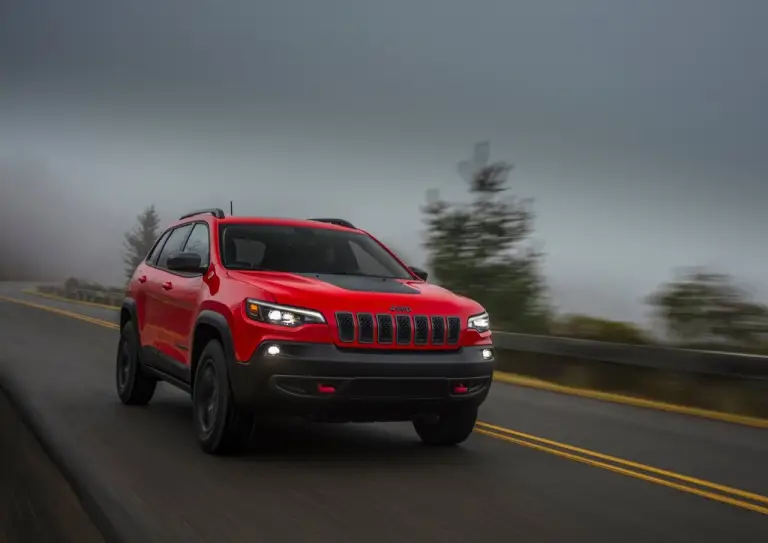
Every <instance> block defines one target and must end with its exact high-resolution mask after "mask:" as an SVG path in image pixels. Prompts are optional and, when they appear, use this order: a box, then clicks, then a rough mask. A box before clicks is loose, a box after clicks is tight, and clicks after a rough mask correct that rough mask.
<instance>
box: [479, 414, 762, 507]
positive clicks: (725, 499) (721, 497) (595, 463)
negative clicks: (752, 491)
mask: <svg viewBox="0 0 768 543" xmlns="http://www.w3.org/2000/svg"><path fill="white" fill-rule="evenodd" d="M475 431H476V432H478V433H480V434H483V435H487V436H490V437H493V438H496V439H500V440H503V441H508V442H510V443H515V444H517V445H522V446H523V447H529V448H531V449H536V450H538V451H542V452H546V453H549V454H554V455H556V456H560V457H562V458H567V459H568V460H573V461H574V462H580V463H582V464H587V465H589V466H593V467H597V468H602V469H605V470H608V471H612V472H614V473H620V474H622V475H626V476H628V477H634V478H635V479H641V480H643V481H647V482H649V483H654V484H657V485H661V486H666V487H668V488H673V489H675V490H680V491H682V492H687V493H689V494H695V495H697V496H701V497H703V498H707V499H710V500H713V501H717V502H721V503H726V504H728V505H733V506H735V507H740V508H742V509H748V510H750V511H755V512H756V513H761V514H763V515H768V507H763V506H761V505H756V504H754V503H750V502H746V501H743V500H737V499H735V498H731V497H730V496H726V495H722V494H715V493H714V492H709V491H706V490H701V489H699V488H696V487H692V486H686V485H682V484H679V483H675V482H672V481H667V480H665V479H661V478H659V477H654V476H652V475H646V474H644V473H640V472H637V471H632V470H629V469H626V468H622V467H619V466H614V465H612V464H608V463H606V462H600V461H598V460H592V459H590V458H586V457H583V456H579V455H576V454H572V453H567V452H565V451H560V450H557V449H552V448H550V447H546V446H544V445H538V444H536V443H531V442H530V441H526V440H523V439H518V438H515V437H512V436H509V435H505V434H502V433H497V432H492V431H489V430H484V429H483V428H476V429H475Z"/></svg>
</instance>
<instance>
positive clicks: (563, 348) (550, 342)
mask: <svg viewBox="0 0 768 543" xmlns="http://www.w3.org/2000/svg"><path fill="white" fill-rule="evenodd" d="M493 342H494V345H495V346H496V347H497V348H498V349H501V350H509V351H518V352H523V353H536V354H541V355H549V356H560V357H567V358H578V359H582V360H594V361H601V362H611V363H614V364H625V365H629V366H635V367H643V368H651V369H658V370H665V371H673V372H682V373H695V374H701V375H713V376H727V377H740V378H747V379H768V356H761V355H751V354H741V353H728V352H717V351H695V350H688V349H675V348H670V347H659V346H648V345H630V344H624V343H609V342H604V341H592V340H586V339H572V338H564V337H553V336H533V335H527V334H514V333H510V332H494V333H493Z"/></svg>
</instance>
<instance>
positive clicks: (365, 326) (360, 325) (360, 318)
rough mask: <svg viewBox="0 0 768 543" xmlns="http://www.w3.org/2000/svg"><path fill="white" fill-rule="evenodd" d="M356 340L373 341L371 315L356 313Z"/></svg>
mask: <svg viewBox="0 0 768 543" xmlns="http://www.w3.org/2000/svg"><path fill="white" fill-rule="evenodd" d="M357 340H358V341H359V342H360V343H373V315H371V314H370V313H358V314H357Z"/></svg>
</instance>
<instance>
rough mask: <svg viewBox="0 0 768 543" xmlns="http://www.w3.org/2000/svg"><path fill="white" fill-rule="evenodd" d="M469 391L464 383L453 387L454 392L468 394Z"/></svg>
mask: <svg viewBox="0 0 768 543" xmlns="http://www.w3.org/2000/svg"><path fill="white" fill-rule="evenodd" d="M467 392H469V389H468V388H467V387H466V386H464V384H458V385H455V386H454V387H453V393H454V394H466V393H467Z"/></svg>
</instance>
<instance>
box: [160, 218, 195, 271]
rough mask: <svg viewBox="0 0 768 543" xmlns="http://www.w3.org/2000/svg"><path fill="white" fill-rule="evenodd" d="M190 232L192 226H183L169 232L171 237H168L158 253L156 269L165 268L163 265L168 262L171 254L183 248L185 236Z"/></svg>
mask: <svg viewBox="0 0 768 543" xmlns="http://www.w3.org/2000/svg"><path fill="white" fill-rule="evenodd" d="M190 230H192V225H191V224H185V225H184V226H179V227H178V228H176V229H174V230H173V231H172V232H171V235H170V236H168V241H166V242H165V245H164V246H163V248H162V250H161V251H160V258H158V259H157V266H158V267H160V268H165V264H166V263H167V262H168V257H169V256H170V255H171V254H173V253H176V252H179V251H181V248H182V247H184V242H185V241H187V236H188V235H189V231H190Z"/></svg>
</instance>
